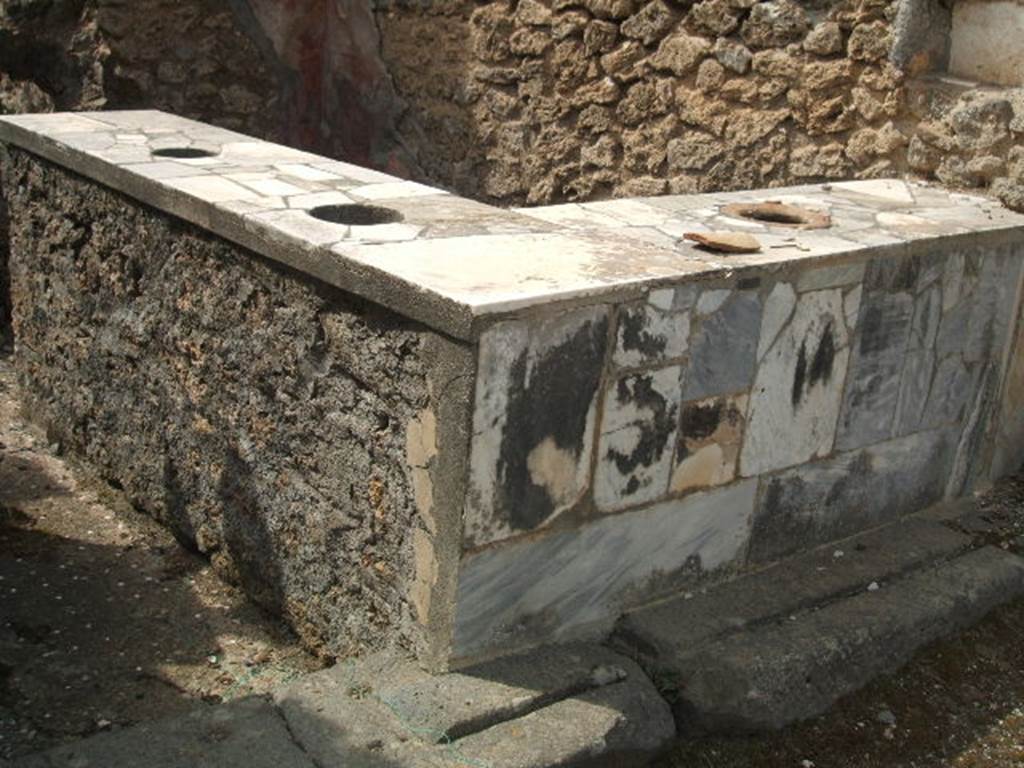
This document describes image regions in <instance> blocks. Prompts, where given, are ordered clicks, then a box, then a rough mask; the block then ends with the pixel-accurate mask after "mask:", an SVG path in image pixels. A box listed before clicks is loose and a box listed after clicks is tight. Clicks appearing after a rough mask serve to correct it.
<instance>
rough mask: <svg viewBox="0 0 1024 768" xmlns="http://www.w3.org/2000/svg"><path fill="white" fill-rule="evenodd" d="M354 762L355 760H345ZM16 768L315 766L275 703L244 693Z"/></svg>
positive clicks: (50, 753) (53, 752) (33, 759)
mask: <svg viewBox="0 0 1024 768" xmlns="http://www.w3.org/2000/svg"><path fill="white" fill-rule="evenodd" d="M346 764H347V765H352V764H353V763H346ZM14 765H15V768H140V767H141V766H145V768H195V766H217V768H316V763H314V762H313V761H312V760H311V759H310V758H309V757H308V756H307V755H306V753H305V752H304V751H303V749H302V748H301V747H299V746H298V745H297V744H296V743H295V742H294V741H292V738H291V736H290V735H289V733H288V729H287V727H286V726H285V722H284V720H283V719H282V718H281V716H280V714H279V713H278V712H277V711H276V709H275V708H274V705H273V704H271V703H269V702H267V701H265V700H264V699H248V700H242V701H238V702H232V703H230V704H222V705H219V706H214V707H203V708H200V709H196V710H194V711H193V712H190V713H189V714H187V715H183V716H181V717H176V718H173V719H171V720H161V721H157V722H155V723H146V724H144V725H137V726H134V727H131V728H127V729H124V730H121V731H116V732H111V733H103V734H100V735H98V736H93V737H92V738H89V739H85V740H84V741H80V742H77V743H74V744H70V745H68V746H65V747H58V748H56V749H53V750H50V751H48V752H45V753H43V754H42V755H39V756H36V757H31V758H28V759H26V760H24V761H20V762H15V764H14Z"/></svg>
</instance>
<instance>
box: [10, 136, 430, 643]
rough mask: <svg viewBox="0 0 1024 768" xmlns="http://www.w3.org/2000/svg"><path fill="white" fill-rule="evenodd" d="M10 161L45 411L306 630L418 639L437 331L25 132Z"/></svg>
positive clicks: (34, 404)
mask: <svg viewBox="0 0 1024 768" xmlns="http://www.w3.org/2000/svg"><path fill="white" fill-rule="evenodd" d="M3 180H4V187H3V191H4V196H5V197H6V201H7V205H8V207H9V209H10V213H11V230H10V247H11V252H12V254H13V258H12V260H11V265H10V266H11V273H12V274H11V295H12V298H13V305H14V318H15V320H14V325H15V331H16V335H17V347H18V349H17V354H16V364H17V367H18V370H19V374H20V376H21V377H22V378H23V380H24V381H25V383H26V384H28V385H29V386H27V387H26V391H27V393H28V395H29V396H30V402H29V408H30V409H31V411H32V413H33V414H34V416H35V418H36V419H38V420H40V421H42V422H44V423H45V425H46V426H47V427H48V429H49V431H50V432H51V434H52V435H53V437H54V438H55V439H56V440H58V441H59V442H60V443H61V444H62V445H64V446H66V448H67V449H69V450H70V451H72V452H74V453H76V454H79V455H81V456H83V457H84V458H85V459H86V460H87V461H88V462H89V463H90V464H91V465H93V466H94V467H95V468H97V469H98V470H99V471H100V472H101V473H102V474H103V475H105V476H106V477H107V478H108V479H109V480H111V481H113V482H115V483H117V484H119V485H121V486H123V488H124V490H125V491H126V493H127V494H128V496H129V497H130V498H131V500H132V501H133V502H134V503H135V504H136V505H138V506H139V507H140V508H142V509H143V510H145V511H146V512H148V513H149V514H152V515H153V516H154V517H156V518H158V519H159V520H161V521H163V522H164V523H165V524H167V525H169V526H170V527H171V528H172V529H173V530H174V531H175V532H176V533H177V534H178V535H179V536H180V537H181V538H182V539H183V540H185V541H188V542H191V543H193V544H194V545H195V546H196V547H197V548H198V549H199V550H201V551H202V552H204V553H206V554H207V555H209V556H210V557H211V558H212V560H213V562H214V564H215V565H216V566H217V567H218V568H219V569H220V570H221V572H223V573H225V574H227V575H228V576H229V577H231V578H234V579H238V580H239V581H240V582H241V583H242V584H243V585H244V586H245V588H246V589H247V590H248V591H249V593H250V594H251V595H253V596H254V597H255V598H256V599H257V600H258V601H259V602H261V603H262V604H264V605H266V606H268V607H270V608H271V609H273V610H275V611H279V612H281V613H282V614H283V615H284V616H285V617H286V618H287V619H288V620H289V621H290V622H291V623H292V625H293V626H294V627H295V628H296V629H297V630H298V632H299V633H300V635H301V636H302V637H303V638H304V640H305V641H306V642H307V643H308V644H309V645H311V646H312V647H314V648H316V649H319V650H321V651H322V652H324V653H327V654H346V653H350V652H353V651H357V650H362V649H365V648H374V647H378V646H380V645H381V644H382V643H385V642H395V643H397V644H400V645H402V646H404V647H407V648H412V649H414V650H417V648H416V646H417V644H421V643H423V642H425V641H424V639H423V637H422V635H423V628H422V626H421V623H420V622H421V618H422V617H421V616H419V615H418V613H417V609H416V606H414V605H412V604H411V600H410V597H409V595H410V591H411V590H413V583H414V581H415V580H416V579H417V568H418V564H417V562H416V561H417V559H421V560H422V559H424V558H426V559H427V560H428V561H429V558H430V551H429V541H430V538H429V536H427V535H425V534H426V532H427V529H428V528H430V527H432V526H436V523H435V522H432V521H426V520H424V519H423V518H422V516H420V515H419V513H418V512H417V504H416V499H415V496H416V493H415V491H414V487H413V486H414V481H413V478H412V475H413V474H414V470H413V469H412V468H411V467H410V466H409V462H408V460H407V451H408V438H407V433H408V432H409V431H410V429H411V427H410V425H411V424H413V423H414V422H415V423H417V424H420V423H421V422H424V421H425V419H424V416H423V413H424V411H425V410H427V409H429V408H430V407H431V394H430V391H429V389H430V387H431V382H430V380H429V372H428V363H427V362H426V361H425V358H427V357H429V355H428V354H427V346H428V345H429V344H430V343H432V336H433V334H431V333H430V332H428V331H427V330H426V329H424V328H423V327H422V326H419V325H417V324H415V323H413V322H410V321H406V320H403V319H401V318H399V317H397V316H395V315H392V314H390V313H388V312H386V311H385V310H382V309H379V308H376V307H375V306H373V305H369V304H366V303H364V302H361V301H358V300H356V299H354V298H352V297H349V296H347V295H345V294H342V293H341V292H338V291H335V290H328V289H326V288H324V289H320V288H318V287H316V286H315V285H314V284H313V283H311V282H310V281H308V280H306V279H303V278H301V277H299V276H297V275H294V274H291V273H289V272H286V271H284V270H282V269H279V268H276V267H273V266H271V265H269V264H267V263H266V262H264V261H262V260H261V259H259V258H258V257H257V256H255V255H253V254H250V253H248V252H245V251H242V250H241V249H239V248H237V247H235V246H232V245H230V244H227V243H225V242H223V241H221V240H218V239H217V238H214V237H211V236H208V235H205V234H203V233H200V232H199V231H197V230H195V229H193V228H191V227H190V226H188V225H184V224H182V223H179V222H177V221H175V220H173V219H171V218H169V217H166V216H164V215H163V214H159V213H157V212H154V211H151V210H149V209H144V208H141V207H140V206H138V204H135V203H132V202H131V201H128V200H127V199H126V198H123V197H122V196H120V195H118V194H116V193H113V192H109V191H106V190H104V189H103V188H101V187H97V186H96V185H94V184H90V183H87V182H85V181H83V180H81V179H79V178H78V177H75V176H72V175H71V174H68V173H67V172H64V171H61V170H58V169H56V168H54V167H53V166H50V165H49V164H48V163H46V162H44V161H40V160H38V159H35V158H33V157H32V156H31V155H28V154H25V153H22V152H20V151H13V150H12V151H11V152H9V153H8V154H7V155H5V160H4V162H3ZM419 432H423V430H422V429H420V430H419ZM421 442H422V443H423V444H424V445H427V442H426V441H425V440H421ZM428 448H429V445H428ZM428 458H429V457H428ZM421 480H422V478H421ZM420 484H421V485H422V482H421V483H420ZM425 543H426V546H424V544H425ZM428 565H430V564H429V563H428ZM422 570H423V569H422V568H420V574H419V575H420V578H422ZM430 586H431V585H430V584H429V583H428V584H427V587H428V588H429V587H430ZM413 591H414V590H413Z"/></svg>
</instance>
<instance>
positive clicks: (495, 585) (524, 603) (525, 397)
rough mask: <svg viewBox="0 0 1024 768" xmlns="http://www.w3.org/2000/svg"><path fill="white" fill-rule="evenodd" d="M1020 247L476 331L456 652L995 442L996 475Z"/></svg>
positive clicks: (695, 568) (722, 285)
mask: <svg viewBox="0 0 1024 768" xmlns="http://www.w3.org/2000/svg"><path fill="white" fill-rule="evenodd" d="M623 202H626V201H623ZM1021 256H1022V249H1021V246H1020V245H1019V244H1016V243H1007V242H1006V241H1005V240H1004V241H1003V242H1002V243H997V242H993V243H990V244H985V243H982V242H975V243H973V244H965V243H964V242H963V241H962V240H961V241H960V242H959V243H957V244H955V245H954V244H950V245H949V246H948V247H945V248H944V247H943V244H942V242H941V241H932V242H931V243H929V247H928V248H927V249H923V248H922V249H918V253H917V254H907V253H906V251H904V252H903V254H902V255H900V254H897V253H890V254H888V255H884V256H880V257H876V258H871V259H869V260H853V261H849V262H848V263H845V264H840V265H836V266H828V267H820V268H812V267H810V266H804V267H803V268H798V267H796V268H792V269H791V270H785V269H782V270H766V271H765V272H764V273H763V274H761V275H760V276H754V275H751V274H750V273H749V272H748V273H747V274H745V275H744V276H742V277H740V278H733V279H730V280H723V281H713V282H705V283H689V284H684V285H681V286H678V287H675V288H672V287H666V288H661V289H657V290H652V291H650V292H648V293H647V294H646V296H645V297H644V298H642V299H640V300H637V301H633V302H629V303H624V304H616V305H600V306H591V307H587V308H582V309H574V310H569V311H565V312H561V313H558V314H555V315H552V316H550V317H545V318H538V319H534V320H526V319H523V320H517V321H512V322H505V323H498V324H496V325H494V326H493V327H492V328H490V329H489V330H488V331H486V332H485V333H484V334H483V336H482V337H481V342H480V364H479V370H480V376H479V377H478V380H477V395H476V411H475V421H474V439H473V447H472V459H471V485H470V494H469V496H468V499H469V501H468V503H467V507H466V516H465V531H464V546H465V547H466V554H465V555H464V558H463V564H462V569H461V571H460V574H459V591H458V597H457V615H456V623H455V654H456V655H457V656H463V657H473V656H474V655H479V654H487V653H492V652H493V650H494V649H495V648H504V649H509V648H515V647H519V646H523V645H528V644H530V643H532V642H537V641H538V640H550V639H552V638H559V639H566V638H570V637H576V636H586V635H588V634H593V635H598V636H600V635H601V634H603V633H604V632H606V631H607V630H608V627H609V625H610V623H611V622H613V621H614V620H615V619H616V618H617V617H618V616H619V615H620V614H621V613H622V611H623V610H625V609H628V608H630V607H633V606H636V605H639V604H644V603H647V602H650V601H652V600H654V599H656V598H657V597H658V596H659V595H661V594H667V593H671V592H678V591H682V590H685V589H699V588H700V587H702V586H704V585H706V584H707V583H709V582H710V581H713V580H715V579H721V578H723V577H725V576H727V575H729V574H732V573H735V572H736V571H739V570H742V569H745V568H752V567H762V566H764V565H765V564H767V563H770V562H773V561H775V560H778V559H780V558H783V557H786V556H788V555H792V554H794V553H797V552H803V551H807V550H808V549H810V548H813V547H815V546H819V545H822V544H825V543H827V542H831V541H836V540H839V539H842V538H845V537H847V536H850V535H852V534H854V533H857V532H859V531H863V530H866V529H869V528H872V527H875V526H877V525H880V524H882V523H885V522H888V521H891V520H893V519H895V518H896V517H898V516H899V515H902V514H906V513H908V512H911V511H914V510H918V509H922V508H925V507H927V506H929V505H930V504H933V503H935V502H938V501H940V500H942V499H943V498H946V497H957V496H960V495H962V494H964V493H967V492H969V491H970V489H972V488H974V487H975V486H976V484H977V483H979V482H982V483H984V482H987V479H988V476H989V475H988V473H989V471H990V468H989V465H988V462H989V458H988V457H989V456H990V451H991V448H992V446H993V444H996V445H997V446H998V454H999V455H997V457H996V461H997V464H998V465H999V466H997V467H996V471H1000V472H1003V471H1007V470H1008V469H1011V468H1012V467H1014V466H1015V464H1014V462H1015V461H1016V462H1017V463H1019V446H1020V442H1019V438H1020V433H1021V428H1020V424H1019V422H1020V419H1019V417H1016V416H1014V417H1012V418H1011V419H1010V420H1007V417H1006V414H1007V413H1008V412H1009V411H1012V410H1013V408H1014V407H1016V406H1017V405H1018V404H1019V402H1020V398H1021V394H1020V393H1021V381H1020V375H1021V374H1020V366H1019V365H1015V368H1014V369H1013V370H1012V371H1011V375H1010V377H1009V379H1008V381H1009V392H1008V394H1007V395H1006V400H1005V402H1004V403H1003V404H1002V405H1001V404H1000V398H1001V395H1000V391H1001V388H1002V384H1001V382H1002V381H1003V377H1004V368H1005V366H1006V364H1007V359H1008V344H1009V342H1010V339H1011V337H1012V336H1013V335H1015V333H1016V331H1015V329H1016V323H1015V318H1016V316H1017V311H1018V309H1017V308H1018V300H1019V291H1020V285H1021V274H1022V273H1021V263H1022V262H1021ZM1017 356H1018V357H1019V354H1018V355H1017ZM995 433H998V439H996V434H995Z"/></svg>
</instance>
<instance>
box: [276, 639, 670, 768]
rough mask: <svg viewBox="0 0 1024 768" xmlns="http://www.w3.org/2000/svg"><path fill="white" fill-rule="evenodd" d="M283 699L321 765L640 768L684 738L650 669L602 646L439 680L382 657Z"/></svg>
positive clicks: (533, 655) (532, 655) (288, 691)
mask: <svg viewBox="0 0 1024 768" xmlns="http://www.w3.org/2000/svg"><path fill="white" fill-rule="evenodd" d="M276 701H277V702H278V705H279V707H280V709H281V712H282V714H283V716H284V718H285V719H286V720H287V722H288V726H289V729H290V730H291V733H292V734H293V735H294V737H295V739H296V740H297V741H298V742H299V743H301V744H302V746H303V748H304V749H305V750H306V752H307V753H308V754H309V756H310V757H311V758H312V759H313V760H314V761H315V762H316V764H317V765H321V766H327V765H353V764H355V765H366V766H374V767H376V766H380V767H381V768H384V766H391V767H392V768H404V767H405V766H411V767H413V768H419V767H420V766H438V767H441V766H444V767H445V768H454V767H455V766H465V765H487V766H489V768H547V766H552V765H565V766H580V767H581V768H583V767H584V766H590V765H607V764H615V765H632V764H642V763H643V762H646V759H648V758H649V757H650V756H651V755H652V754H653V753H655V752H656V751H657V750H659V749H660V748H661V747H663V746H664V745H665V744H666V743H667V742H668V741H669V740H671V739H672V738H673V736H674V734H675V727H674V723H673V721H672V716H671V712H670V711H669V708H668V705H667V704H666V703H665V702H664V701H663V700H662V699H661V697H660V696H659V695H658V693H657V691H656V690H655V688H654V686H653V685H652V684H651V682H650V681H649V680H648V679H647V677H646V675H645V674H644V672H643V670H641V669H640V667H639V666H637V665H636V664H635V663H634V662H632V661H630V660H629V659H627V658H624V657H622V656H620V655H618V654H616V653H613V652H611V651H608V650H607V649H604V648H601V647H600V646H593V645H569V646H563V647H557V648H541V649H537V650H535V651H531V652H529V653H526V654H522V655H519V656H513V657H507V658H504V659H500V660H496V661H492V662H486V663H484V664H481V665H477V666H475V667H472V668H469V669H465V670H462V671H460V672H455V673H449V674H445V675H439V676H436V677H434V676H430V675H427V674H425V673H423V672H421V671H419V670H418V669H417V668H416V667H415V666H414V665H412V664H409V663H407V662H400V661H393V660H389V659H387V658H384V657H375V658H370V659H366V660H362V661H359V662H352V663H349V664H345V665H340V666H339V667H336V668H334V669H331V670H326V671H324V672H320V673H316V674H313V675H310V676H307V677H306V678H304V679H303V680H301V681H299V682H297V683H295V684H293V685H291V686H288V687H286V688H284V689H282V690H281V691H280V692H279V693H278V694H277V696H276Z"/></svg>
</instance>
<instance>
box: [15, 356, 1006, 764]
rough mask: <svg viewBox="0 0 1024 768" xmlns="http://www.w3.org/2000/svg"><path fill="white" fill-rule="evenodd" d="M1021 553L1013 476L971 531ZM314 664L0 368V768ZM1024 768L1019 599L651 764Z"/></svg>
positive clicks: (983, 506) (983, 505)
mask: <svg viewBox="0 0 1024 768" xmlns="http://www.w3.org/2000/svg"><path fill="white" fill-rule="evenodd" d="M967 527H968V529H969V530H971V531H972V532H974V533H976V534H977V535H978V536H979V537H980V538H981V539H983V540H984V541H985V542H987V543H993V544H996V545H999V546H1004V547H1006V548H1010V549H1013V550H1015V551H1018V552H1021V553H1024V476H1021V477H1018V478H1015V479H1013V480H1012V481H1009V482H1006V483H1003V484H1002V485H1000V486H999V487H998V488H997V489H995V491H993V492H992V493H989V494H987V495H986V496H985V497H983V498H982V499H981V500H980V503H979V511H978V513H977V514H976V515H975V516H974V518H973V519H972V521H971V522H970V523H969V524H968V525H967ZM317 666H318V662H317V661H316V660H314V659H313V658H312V657H310V656H308V655H307V654H305V653H304V652H303V651H302V650H301V649H300V648H299V647H298V645H297V644H296V642H295V640H294V638H293V637H292V636H291V635H290V634H289V633H288V632H287V630H285V629H284V628H282V627H281V626H279V625H278V624H276V623H275V622H273V621H272V620H270V619H268V618H267V617H265V616H264V615H262V614H261V613H259V612H258V611H257V610H256V609H254V608H253V607H251V606H250V605H248V604H247V603H246V601H245V600H244V599H243V597H242V595H241V594H240V593H239V592H237V591H236V590H234V589H232V588H231V587H228V586H226V585H224V584H223V583H222V582H220V581H219V580H218V579H217V577H215V576H214V575H213V574H212V572H211V571H210V569H209V568H208V566H207V565H206V563H205V561H203V560H202V559H201V558H198V557H196V556H194V555H192V554H190V553H188V552H186V551H184V550H183V549H181V548H180V547H179V546H178V544H177V543H176V542H175V541H174V540H173V539H172V538H171V537H170V536H169V535H168V534H167V533H166V532H165V531H164V530H163V529H161V528H160V527H159V526H157V525H155V524H154V523H152V522H151V521H149V520H148V519H146V518H144V517H140V516H139V515H137V514H136V513H134V512H133V510H131V509H130V508H129V507H128V506H127V505H126V504H124V503H123V501H122V500H120V499H119V498H118V496H117V494H115V493H112V492H110V491H109V490H107V489H105V488H104V487H103V486H102V485H100V484H97V483H94V482H91V481H90V480H89V479H88V477H87V475H85V474H84V473H83V472H82V471H81V470H78V469H75V468H72V467H71V466H69V464H68V463H67V462H66V461H64V460H62V459H61V458H59V457H57V456H55V455H54V452H53V451H52V450H51V447H50V446H48V445H47V444H46V441H45V439H44V438H43V437H42V435H40V434H39V433H37V432H35V431H33V430H32V429H30V428H29V427H27V426H26V424H25V423H24V422H23V421H22V419H21V418H20V417H19V416H18V413H17V398H16V392H15V389H14V385H13V377H12V375H11V371H10V367H9V364H8V363H7V362H6V361H5V360H4V359H3V358H2V357H0V759H3V758H8V757H12V756H17V755H22V754H26V753H30V752H34V751H37V750H40V749H43V748H46V747H49V746H54V745H56V744H59V743H62V742H66V741H72V740H75V739H77V738H79V737H82V736H86V735H89V734H92V733H95V732H97V731H99V730H103V729H107V728H118V727H121V726H123V725H128V724H131V723H135V722H139V721H142V720H150V719H156V718H160V717H165V716H169V715H173V714H177V713H179V712H182V711H183V710H186V709H188V708H190V707H192V706H195V705H196V704H197V703H199V702H210V703H213V702H217V701H223V700H229V699H233V698H237V697H239V696H242V695H244V694H248V693H252V692H256V693H261V692H265V691H267V690H269V689H270V688H272V687H274V686H276V685H278V684H280V683H282V682H283V681H285V680H289V679H292V678H294V677H296V676H298V675H300V674H302V673H303V672H305V671H309V670H312V669H314V668H316V667H317ZM1022 765H1024V601H1021V602H1018V603H1015V604H1012V605H1009V606H1007V607H1006V608H1004V609H1002V610H999V611H997V612H995V613H994V614H993V615H991V616H990V617H989V618H988V619H986V620H985V621H984V622H982V624H980V625H979V626H977V627H975V628H974V629H972V630H970V631H968V632H967V633H965V634H964V635H963V636H961V637H960V638H957V639H955V640H952V641H948V642H944V643H940V644H937V645H935V646H932V647H930V648H928V649H927V650H926V651H925V652H924V653H922V654H921V655H919V656H918V658H917V659H916V660H915V661H914V662H913V663H912V664H911V665H909V666H908V667H907V668H905V669H904V670H903V671H901V672H900V673H899V674H897V675H893V676H890V677H888V678H885V679H883V680H880V681H878V682H877V683H875V684H874V685H872V686H870V687H869V688H867V689H865V690H864V691H861V692H860V693H858V694H856V695H854V696H852V697H849V698H848V699H846V700H844V701H842V702H840V704H839V705H838V706H837V707H836V708H835V709H834V710H833V711H832V712H831V713H829V714H828V715H826V716H825V717H822V718H819V719H817V720H814V721H811V722H808V723H805V724H802V725H799V726H796V727H793V728H789V729H787V730H785V731H783V732H780V733H778V734H770V735H768V736H760V737H756V738H749V739H745V738H735V739H708V740H698V741H693V742H690V743H687V744H685V745H683V746H681V747H677V748H676V749H675V750H673V752H672V753H671V754H670V755H668V756H667V757H666V758H665V759H664V760H662V761H661V763H660V765H659V767H658V768H748V767H749V766H758V767H761V766H763V767H764V768H776V767H778V768H782V767H784V766H785V767H787V768H852V767H854V766H856V767H858V768H861V767H863V768H869V767H871V766H882V767H885V768H888V767H889V766H892V767H893V768H904V767H905V768H911V767H914V768H930V767H932V766H934V767H935V768H939V767H940V766H942V767H943V768H945V767H947V766H949V767H950V768H1003V767H1004V766H1005V767H1006V768H1009V767H1010V766H1015V767H1016V766H1022Z"/></svg>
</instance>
